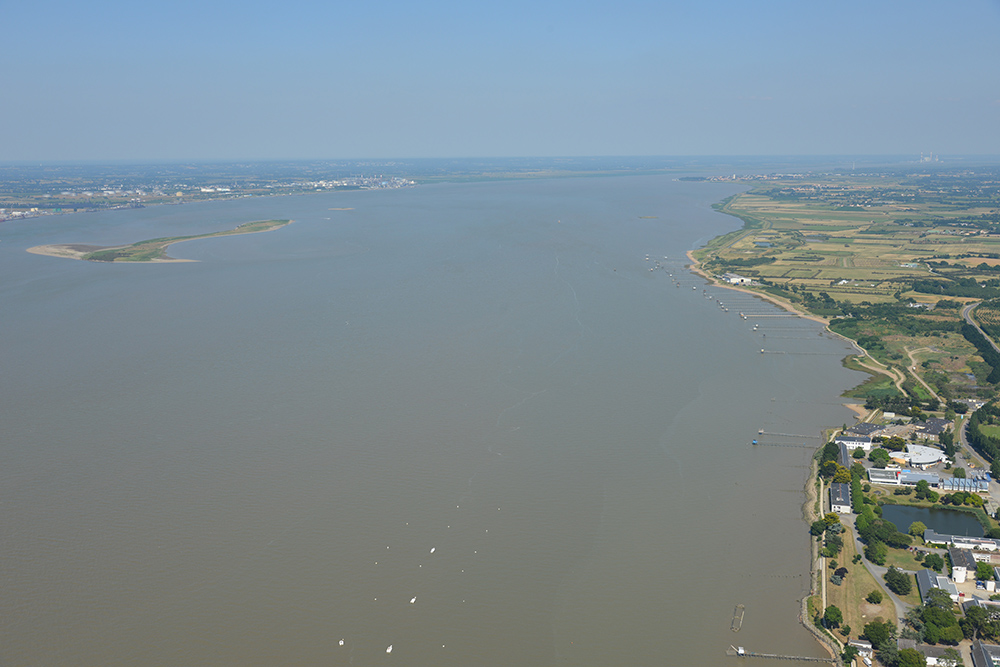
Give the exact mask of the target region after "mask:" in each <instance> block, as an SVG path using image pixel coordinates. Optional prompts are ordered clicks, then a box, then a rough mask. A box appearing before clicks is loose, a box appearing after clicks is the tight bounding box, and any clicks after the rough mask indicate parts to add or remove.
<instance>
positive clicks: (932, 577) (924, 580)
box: [917, 570, 958, 602]
mask: <svg viewBox="0 0 1000 667" xmlns="http://www.w3.org/2000/svg"><path fill="white" fill-rule="evenodd" d="M932 588H940V589H941V590H943V591H944V592H946V593H948V595H950V596H951V599H952V600H953V601H954V602H958V588H957V587H956V586H955V584H954V583H953V582H952V581H951V579H949V578H948V577H945V576H943V575H940V574H938V573H937V572H934V571H933V570H920V571H919V572H917V589H918V590H919V591H920V599H921V600H922V601H923V602H927V595H928V594H929V593H930V591H931V589H932Z"/></svg>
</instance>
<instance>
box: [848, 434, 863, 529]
mask: <svg viewBox="0 0 1000 667" xmlns="http://www.w3.org/2000/svg"><path fill="white" fill-rule="evenodd" d="M857 451H861V450H860V449H859V450H857ZM857 465H858V464H857V463H855V464H854V465H852V466H851V511H852V512H854V513H855V514H861V513H862V512H864V511H865V494H864V487H863V486H862V485H861V475H863V474H864V473H863V472H861V471H858V470H855V466H857Z"/></svg>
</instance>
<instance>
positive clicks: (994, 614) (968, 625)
mask: <svg viewBox="0 0 1000 667" xmlns="http://www.w3.org/2000/svg"><path fill="white" fill-rule="evenodd" d="M958 625H959V627H960V628H962V635H963V636H964V637H965V638H966V639H982V640H985V641H987V642H992V643H996V642H997V641H1000V612H998V611H996V610H994V609H992V608H991V609H986V608H984V607H970V608H969V609H968V611H966V612H965V617H964V618H962V619H961V620H959V622H958Z"/></svg>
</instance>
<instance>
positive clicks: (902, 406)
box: [865, 394, 924, 419]
mask: <svg viewBox="0 0 1000 667" xmlns="http://www.w3.org/2000/svg"><path fill="white" fill-rule="evenodd" d="M865 407H866V408H868V409H869V410H875V409H880V410H882V411H884V412H895V413H896V414H900V415H908V416H910V417H914V418H916V419H921V418H923V415H924V413H923V410H921V408H920V401H918V400H917V399H915V398H913V397H912V396H905V395H902V394H889V395H887V396H869V397H868V398H867V399H865Z"/></svg>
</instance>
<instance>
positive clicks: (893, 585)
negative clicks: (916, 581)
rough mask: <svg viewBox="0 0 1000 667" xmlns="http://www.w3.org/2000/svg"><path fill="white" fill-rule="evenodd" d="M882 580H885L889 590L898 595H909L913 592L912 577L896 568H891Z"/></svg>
mask: <svg viewBox="0 0 1000 667" xmlns="http://www.w3.org/2000/svg"><path fill="white" fill-rule="evenodd" d="M882 578H883V579H885V585H886V586H887V587H888V588H889V590H890V591H892V592H893V593H895V594H896V595H908V594H909V593H910V591H911V590H913V579H912V577H911V576H910V575H909V574H908V573H906V572H903V571H902V570H899V569H896V568H895V567H890V568H889V570H888V571H887V572H886V573H885V574H884V575H883V576H882Z"/></svg>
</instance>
